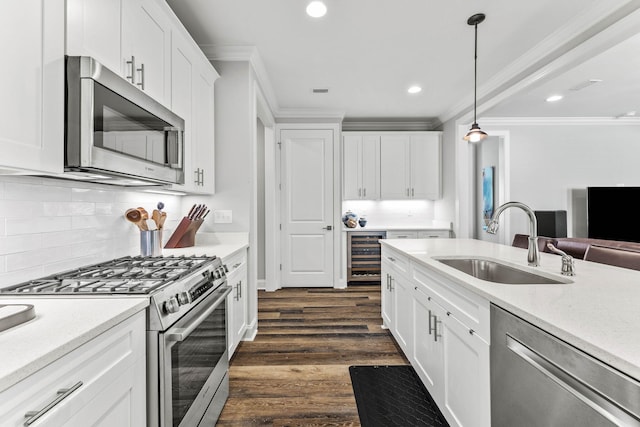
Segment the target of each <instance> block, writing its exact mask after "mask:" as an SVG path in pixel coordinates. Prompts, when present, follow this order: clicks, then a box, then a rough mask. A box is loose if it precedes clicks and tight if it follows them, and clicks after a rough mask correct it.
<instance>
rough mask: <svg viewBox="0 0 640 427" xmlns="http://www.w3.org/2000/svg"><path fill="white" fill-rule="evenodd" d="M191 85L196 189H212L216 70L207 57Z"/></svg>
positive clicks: (213, 175)
mask: <svg viewBox="0 0 640 427" xmlns="http://www.w3.org/2000/svg"><path fill="white" fill-rule="evenodd" d="M196 71H197V73H196V76H195V81H194V87H195V93H194V100H195V118H194V120H195V122H194V136H195V144H193V148H194V155H193V166H194V167H195V171H193V172H192V173H193V174H195V176H196V179H195V183H196V187H197V188H196V191H198V192H203V193H207V194H213V193H214V192H215V181H214V178H215V174H214V164H215V162H214V133H215V132H214V129H215V127H214V83H215V81H216V79H217V78H218V73H217V72H216V70H215V69H214V68H213V66H212V65H211V63H210V62H209V61H208V60H206V59H205V60H203V61H201V62H200V67H198V68H197V69H196Z"/></svg>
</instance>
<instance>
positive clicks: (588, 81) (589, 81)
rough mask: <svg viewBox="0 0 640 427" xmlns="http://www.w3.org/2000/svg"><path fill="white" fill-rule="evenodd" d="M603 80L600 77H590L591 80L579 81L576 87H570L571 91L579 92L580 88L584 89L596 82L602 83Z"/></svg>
mask: <svg viewBox="0 0 640 427" xmlns="http://www.w3.org/2000/svg"><path fill="white" fill-rule="evenodd" d="M601 81H602V80H600V79H589V80H585V81H583V82H580V83H578V84H577V85H575V86H574V87H571V88H569V90H570V91H573V92H577V91H579V90H582V89H584V88H586V87H589V86H591V85H594V84H596V83H600V82H601Z"/></svg>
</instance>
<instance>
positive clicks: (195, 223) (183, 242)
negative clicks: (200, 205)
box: [164, 216, 204, 249]
mask: <svg viewBox="0 0 640 427" xmlns="http://www.w3.org/2000/svg"><path fill="white" fill-rule="evenodd" d="M203 222H204V220H203V219H202V218H201V219H196V220H191V219H189V218H187V217H186V216H185V217H184V218H182V221H180V224H178V226H177V227H176V229H175V231H174V232H173V234H172V235H171V237H170V238H169V240H168V241H167V243H166V245H164V247H165V249H173V248H189V247H191V246H193V245H195V242H196V233H197V232H198V229H199V228H200V226H201V225H202V223H203Z"/></svg>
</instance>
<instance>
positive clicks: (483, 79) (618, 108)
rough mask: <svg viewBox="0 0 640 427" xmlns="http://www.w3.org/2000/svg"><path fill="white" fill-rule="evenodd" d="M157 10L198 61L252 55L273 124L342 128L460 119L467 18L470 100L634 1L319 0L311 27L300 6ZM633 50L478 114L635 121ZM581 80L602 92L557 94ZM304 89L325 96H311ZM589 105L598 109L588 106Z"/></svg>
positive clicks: (619, 49) (277, 3) (287, 0)
mask: <svg viewBox="0 0 640 427" xmlns="http://www.w3.org/2000/svg"><path fill="white" fill-rule="evenodd" d="M167 2H168V4H169V5H170V6H171V7H172V8H173V9H174V11H175V12H176V14H177V15H178V17H179V18H180V20H181V21H182V22H183V23H184V25H185V27H186V28H187V29H188V30H189V31H190V33H191V34H192V36H193V37H194V39H195V40H196V42H197V43H198V44H200V45H201V46H202V47H203V49H204V50H205V52H208V50H207V49H205V47H208V48H211V47H214V48H217V49H219V51H223V50H224V49H222V50H221V48H225V49H226V50H224V51H226V52H230V51H233V49H240V48H246V47H255V50H256V51H257V53H258V56H259V61H260V64H261V69H263V70H264V75H263V76H262V78H263V81H262V83H263V85H267V86H269V88H268V89H269V91H268V92H269V93H271V94H273V96H272V97H271V98H272V99H270V104H271V106H272V108H273V109H274V110H275V111H274V113H275V114H276V115H279V113H281V112H283V111H304V112H318V113H326V114H337V115H341V116H344V117H345V119H346V120H359V119H362V120H366V119H391V120H392V119H404V120H434V121H445V120H448V119H450V118H452V117H455V116H457V115H460V114H461V113H468V112H469V111H470V109H471V108H472V105H473V49H474V31H473V27H472V26H469V25H467V23H466V21H467V18H468V17H469V16H471V15H473V14H475V13H478V12H482V13H485V14H486V16H487V18H486V20H485V21H484V22H483V23H482V24H480V25H479V26H478V95H479V101H480V98H482V97H485V98H486V99H488V98H490V97H492V96H494V95H495V94H496V93H497V92H498V91H499V90H501V89H504V88H506V87H509V86H513V85H514V82H516V81H517V80H518V78H519V77H522V75H523V74H522V73H524V72H525V71H526V72H529V73H530V72H531V68H530V67H531V65H532V64H533V63H534V62H536V61H537V64H540V63H542V62H545V61H546V62H549V61H552V60H553V59H555V58H556V57H557V56H558V55H560V54H562V52H563V51H568V50H570V49H571V48H573V47H575V41H576V40H579V39H580V37H582V39H585V38H588V37H589V36H590V35H589V33H588V28H596V27H597V25H596V24H597V23H598V22H600V23H602V22H603V21H602V20H603V19H604V18H603V17H606V16H608V14H609V13H612V14H613V11H615V10H616V9H618V8H620V7H623V6H626V7H629V4H632V3H633V4H634V6H633V8H632V9H630V10H635V8H639V7H640V5H638V4H637V3H638V1H636V0H563V1H560V2H559V1H557V0H537V1H528V2H524V1H514V0H474V1H469V0H447V1H434V0H400V1H389V0H366V1H365V0H325V3H326V4H327V7H328V13H327V15H326V16H325V17H323V18H320V19H313V18H310V17H308V16H307V15H306V14H305V7H306V5H307V3H308V1H306V0H304V1H303V0H233V1H229V0H167ZM618 13H619V10H618ZM584 23H588V24H589V25H591V24H593V27H589V26H585V25H584ZM600 25H602V24H600ZM583 27H584V29H583ZM576 28H580V30H579V31H577V30H576ZM591 35H592V34H591ZM558 41H561V42H558ZM570 42H572V43H573V44H572V43H570ZM638 49H640V38H639V37H634V38H633V39H630V40H628V42H626V43H624V44H622V45H620V46H616V47H614V48H612V49H610V50H608V51H606V52H605V53H603V54H602V56H601V57H600V56H598V57H596V58H593V59H592V60H589V61H587V62H585V63H584V65H583V66H580V67H577V68H573V69H568V70H566V73H565V72H563V73H555V74H557V75H554V76H552V77H553V78H547V79H539V80H538V81H536V83H535V84H532V85H529V86H528V87H527V88H526V90H524V89H522V90H520V91H519V92H517V93H513V95H512V96H510V97H509V98H508V99H506V100H504V101H502V102H500V103H499V104H497V105H494V106H493V107H492V108H491V109H488V110H487V111H485V112H484V114H486V115H491V116H531V115H535V116H552V115H558V114H560V115H565V116H574V115H578V116H581V115H597V116H606V115H608V116H611V115H618V114H622V113H624V112H627V111H631V110H638V111H639V114H640V104H638V103H639V102H640V97H639V96H638V90H640V83H639V82H638V79H637V78H635V76H633V75H630V74H628V73H626V71H627V70H629V69H635V70H637V69H638V68H637V65H639V63H640V55H638V54H637V52H638ZM214 50H215V49H214ZM629 50H631V52H634V54H633V55H630V54H629V52H630V51H629ZM209 51H212V50H211V49H209ZM210 58H211V56H210ZM630 58H632V59H630ZM216 59H222V60H224V59H225V58H224V57H222V56H217V57H216ZM527 67H529V68H527ZM518 73H520V74H518ZM636 74H637V73H636ZM222 77H223V78H224V75H222ZM592 78H598V79H602V80H603V82H601V83H598V84H595V85H591V86H589V87H587V88H585V89H583V90H581V91H573V92H571V93H570V94H569V92H568V89H569V88H571V87H574V86H576V85H577V84H579V83H580V82H582V81H584V80H588V79H592ZM411 85H420V86H422V88H423V90H422V92H420V93H419V94H415V95H410V94H408V93H407V89H408V87H409V86H411ZM314 88H320V89H328V93H323V94H314V93H313V89H314ZM630 88H631V89H632V90H629V89H630ZM558 91H561V92H563V93H565V95H566V96H565V99H564V100H563V101H561V102H559V103H556V104H553V107H550V105H551V104H548V103H545V102H544V98H546V97H547V96H548V95H549V94H551V93H555V92H558ZM612 95H615V96H612ZM595 96H598V97H600V98H603V102H595V101H593V99H594V98H590V97H595ZM618 98H619V99H618ZM587 99H590V101H589V102H587V101H586V100H587ZM541 100H542V101H541Z"/></svg>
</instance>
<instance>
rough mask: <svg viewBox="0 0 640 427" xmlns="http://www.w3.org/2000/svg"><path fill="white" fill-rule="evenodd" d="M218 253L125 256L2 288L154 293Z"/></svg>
mask: <svg viewBox="0 0 640 427" xmlns="http://www.w3.org/2000/svg"><path fill="white" fill-rule="evenodd" d="M214 260H216V257H204V256H203V257H198V256H192V257H184V256H182V257H173V256H170V257H122V258H117V259H114V260H112V261H107V262H103V263H99V264H94V265H90V266H87V267H81V268H78V269H75V270H70V271H66V272H63V273H58V274H54V275H51V276H48V277H43V278H40V279H36V280H30V281H28V282H24V283H21V284H18V285H15V286H12V287H8V288H5V289H2V293H5V294H6V293H9V294H41V295H42V294H47V295H55V294H65V295H67V294H90V295H97V294H104V295H107V294H109V295H110V294H128V295H132V294H137V295H140V294H143V295H145V294H150V293H152V292H153V291H155V290H156V289H160V288H162V287H165V286H168V285H169V284H170V283H173V282H176V281H179V280H180V279H182V278H183V277H185V276H187V275H189V274H191V273H193V272H195V271H197V270H199V269H201V268H203V267H206V266H207V265H208V264H211V263H212V261H214Z"/></svg>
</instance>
